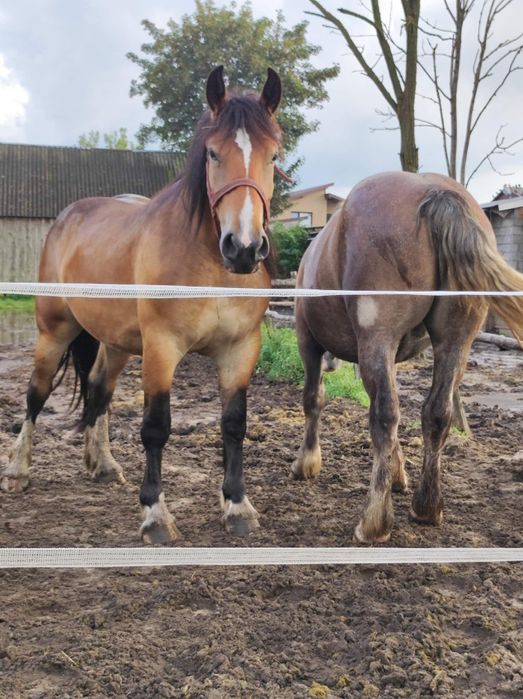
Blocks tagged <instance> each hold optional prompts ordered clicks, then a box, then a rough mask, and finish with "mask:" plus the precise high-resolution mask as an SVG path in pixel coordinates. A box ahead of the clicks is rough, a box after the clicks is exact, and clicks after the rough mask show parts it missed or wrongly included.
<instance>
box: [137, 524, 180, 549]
mask: <svg viewBox="0 0 523 699" xmlns="http://www.w3.org/2000/svg"><path fill="white" fill-rule="evenodd" d="M179 535H180V533H179V531H178V529H177V528H176V525H175V524H174V522H150V523H149V524H147V523H144V524H143V525H142V526H141V528H140V538H141V540H142V544H146V545H154V544H169V543H172V542H173V541H176V539H177V538H178V537H179Z"/></svg>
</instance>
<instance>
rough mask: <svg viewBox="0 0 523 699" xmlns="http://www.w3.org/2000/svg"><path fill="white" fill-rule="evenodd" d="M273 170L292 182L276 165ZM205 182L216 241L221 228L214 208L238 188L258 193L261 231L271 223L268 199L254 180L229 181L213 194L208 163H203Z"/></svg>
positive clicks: (239, 179) (239, 178) (247, 178)
mask: <svg viewBox="0 0 523 699" xmlns="http://www.w3.org/2000/svg"><path fill="white" fill-rule="evenodd" d="M274 170H275V172H277V174H278V175H280V176H281V177H283V178H284V179H286V180H287V181H288V182H291V181H292V180H291V178H290V177H289V176H288V175H286V174H285V173H284V172H283V171H282V170H280V168H279V167H278V166H277V165H275V166H274ZM205 180H206V183H207V197H208V199H209V205H210V207H211V213H212V220H213V223H214V229H215V232H216V235H217V236H218V239H220V238H221V226H220V219H219V217H218V212H217V211H216V207H217V206H218V204H219V203H220V201H221V200H222V199H223V197H224V196H225V195H226V194H229V192H232V191H233V190H235V189H238V187H250V188H251V189H254V190H255V191H256V192H258V194H259V196H260V199H261V200H262V204H263V229H264V230H267V228H268V227H269V223H270V221H271V202H270V199H268V198H267V197H266V196H265V193H264V192H263V190H262V189H261V187H260V185H259V184H258V183H257V182H256V180H253V179H252V178H251V177H238V178H237V179H235V180H231V181H230V182H228V183H227V184H226V185H224V186H223V187H220V189H219V190H218V191H217V192H215V191H213V189H212V188H211V182H210V179H209V161H207V162H206V163H205Z"/></svg>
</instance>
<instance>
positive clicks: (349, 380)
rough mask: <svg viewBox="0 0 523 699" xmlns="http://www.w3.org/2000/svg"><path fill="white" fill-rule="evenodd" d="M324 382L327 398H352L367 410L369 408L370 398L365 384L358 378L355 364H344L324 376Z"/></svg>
mask: <svg viewBox="0 0 523 699" xmlns="http://www.w3.org/2000/svg"><path fill="white" fill-rule="evenodd" d="M323 380H324V382H325V395H326V396H327V398H350V399H351V400H353V401H356V403H359V404H360V405H363V406H365V407H366V408H368V407H369V405H370V401H369V396H368V395H367V391H366V390H365V388H364V387H363V382H362V381H361V379H358V378H357V376H356V372H355V371H354V364H348V363H347V362H343V364H342V365H341V367H340V368H339V369H336V371H333V372H329V373H327V374H324V376H323Z"/></svg>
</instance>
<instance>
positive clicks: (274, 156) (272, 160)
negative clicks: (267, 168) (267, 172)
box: [271, 153, 278, 163]
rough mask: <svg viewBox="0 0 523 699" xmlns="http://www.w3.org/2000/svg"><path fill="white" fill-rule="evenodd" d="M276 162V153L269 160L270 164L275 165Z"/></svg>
mask: <svg viewBox="0 0 523 699" xmlns="http://www.w3.org/2000/svg"><path fill="white" fill-rule="evenodd" d="M277 160H278V153H275V154H274V155H273V156H272V158H271V163H275V162H276V161H277Z"/></svg>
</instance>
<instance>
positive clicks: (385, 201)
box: [293, 172, 523, 543]
mask: <svg viewBox="0 0 523 699" xmlns="http://www.w3.org/2000/svg"><path fill="white" fill-rule="evenodd" d="M298 285H299V286H302V287H305V288H323V289H357V290H364V289H376V290H385V289H391V290H409V289H410V290H436V289H454V290H484V291H490V290H507V291H508V290H515V291H521V290H523V275H522V274H520V273H519V272H517V271H516V270H514V269H512V268H511V267H510V266H509V265H508V264H507V263H506V262H505V261H504V260H503V258H502V257H501V256H500V254H499V253H498V251H497V249H496V242H495V237H494V233H493V231H492V228H491V226H490V223H489V221H488V219H487V218H486V216H485V214H484V213H483V211H482V209H481V208H480V206H479V205H478V204H477V203H476V201H474V199H473V198H472V197H471V196H470V194H468V193H467V191H466V190H465V189H464V188H463V187H462V186H461V185H459V184H458V183H457V182H455V181H454V180H451V179H449V178H448V177H443V176H441V175H433V174H412V173H405V172H403V173H383V174H380V175H376V176H374V177H370V178H368V179H366V180H364V181H363V182H361V183H360V184H359V185H357V186H356V187H355V188H354V189H353V190H352V192H351V194H350V196H349V197H348V199H347V200H346V202H345V204H344V206H343V207H342V209H341V210H340V211H339V212H338V213H336V214H335V215H334V216H333V217H332V218H331V220H330V221H329V222H328V223H327V225H326V227H325V228H324V229H323V230H322V231H321V233H320V234H319V235H318V236H317V237H316V239H315V240H314V241H313V242H312V244H311V245H310V247H309V249H308V250H307V252H306V254H305V256H304V258H303V260H302V263H301V266H300V270H299V273H298ZM489 306H490V307H491V308H492V310H494V311H495V312H496V313H498V314H499V315H500V316H501V317H502V318H503V319H504V320H505V322H506V323H507V325H508V326H509V327H510V328H511V330H512V332H513V333H514V335H516V337H521V335H522V333H523V298H521V297H514V296H512V297H492V296H491V297H488V298H478V297H465V298H464V297H459V298H457V297H453V298H451V297H433V296H429V297H422V296H353V297H322V298H304V299H298V301H297V304H296V322H297V332H298V342H299V348H300V353H301V356H302V359H303V362H304V365H305V375H306V378H305V389H304V397H303V406H304V411H305V419H306V425H305V436H304V440H303V444H302V446H301V448H300V451H299V454H298V457H297V459H296V461H295V462H294V464H293V473H294V475H295V477H297V478H311V477H313V476H315V475H317V474H318V473H319V471H320V468H321V451H320V444H319V438H318V424H319V418H320V412H321V409H322V407H323V386H322V382H321V358H322V355H323V353H324V352H326V351H328V352H331V353H332V354H333V355H335V356H336V357H339V358H341V359H345V360H347V361H350V362H358V363H359V366H360V370H361V376H362V379H363V382H364V385H365V388H366V390H367V393H368V394H369V397H370V401H371V405H370V420H369V424H370V432H371V437H372V443H373V447H374V465H373V469H372V476H371V483H370V491H369V496H368V502H367V505H366V508H365V511H364V513H363V516H362V518H361V520H360V522H359V524H358V526H357V527H356V530H355V533H354V539H355V541H357V542H360V543H372V542H383V541H387V540H388V538H389V537H390V534H391V529H392V524H393V509H392V496H391V490H397V491H406V490H407V488H408V479H407V474H406V473H405V468H404V458H403V454H402V451H401V446H400V443H399V441H398V423H399V406H398V397H397V391H396V384H395V364H396V362H401V361H403V360H405V359H408V358H410V357H412V356H414V355H415V354H416V353H418V352H419V351H420V350H421V349H422V348H424V347H427V346H428V345H429V344H430V343H432V348H433V353H434V368H433V381H432V388H431V389H430V392H429V395H428V397H427V399H426V401H425V403H424V406H423V411H422V428H423V438H424V457H423V467H422V474H421V482H420V483H419V485H418V487H417V489H416V490H415V492H414V495H413V499H412V508H411V516H412V517H413V519H414V520H416V521H418V522H422V523H428V524H436V525H439V524H440V523H441V521H442V510H443V499H442V495H441V487H440V455H441V450H442V448H443V445H444V443H445V440H446V438H447V434H448V431H449V426H450V420H451V416H452V394H453V391H454V389H455V388H456V387H457V386H458V385H459V382H460V380H461V377H462V375H463V372H464V370H465V366H466V361H467V356H468V353H469V349H470V346H471V344H472V341H473V339H474V337H475V335H476V333H477V331H478V330H479V328H480V327H481V324H482V323H483V321H484V319H485V316H486V314H487V310H488V308H489Z"/></svg>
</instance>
